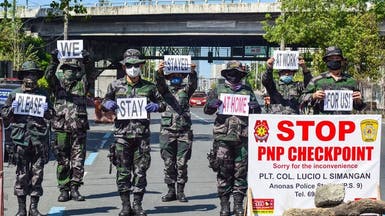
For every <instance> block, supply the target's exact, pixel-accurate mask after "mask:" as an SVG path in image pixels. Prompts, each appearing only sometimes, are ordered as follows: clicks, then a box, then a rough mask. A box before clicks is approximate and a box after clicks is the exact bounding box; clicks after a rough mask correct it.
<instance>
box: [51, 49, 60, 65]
mask: <svg viewBox="0 0 385 216" xmlns="http://www.w3.org/2000/svg"><path fill="white" fill-rule="evenodd" d="M58 54H59V50H58V49H54V50H52V51H51V62H53V63H57V64H58V63H59V59H58V58H57V56H58Z"/></svg>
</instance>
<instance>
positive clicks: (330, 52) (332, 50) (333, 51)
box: [322, 46, 344, 61]
mask: <svg viewBox="0 0 385 216" xmlns="http://www.w3.org/2000/svg"><path fill="white" fill-rule="evenodd" d="M329 56H341V57H342V58H344V56H343V55H342V50H341V49H340V48H338V47H336V46H330V47H328V48H326V50H325V55H324V57H322V60H323V61H326V58H327V57H329Z"/></svg>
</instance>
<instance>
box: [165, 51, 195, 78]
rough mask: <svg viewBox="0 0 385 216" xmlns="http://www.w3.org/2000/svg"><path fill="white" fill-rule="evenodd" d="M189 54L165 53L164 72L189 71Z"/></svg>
mask: <svg viewBox="0 0 385 216" xmlns="http://www.w3.org/2000/svg"><path fill="white" fill-rule="evenodd" d="M190 72H191V56H189V55H165V56H164V74H165V75H167V74H172V73H190Z"/></svg>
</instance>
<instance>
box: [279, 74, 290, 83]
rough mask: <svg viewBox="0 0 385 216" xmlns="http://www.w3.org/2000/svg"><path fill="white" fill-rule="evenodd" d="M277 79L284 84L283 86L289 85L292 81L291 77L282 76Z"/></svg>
mask: <svg viewBox="0 0 385 216" xmlns="http://www.w3.org/2000/svg"><path fill="white" fill-rule="evenodd" d="M279 79H280V80H281V81H282V82H283V83H285V84H288V83H291V82H292V81H293V76H287V75H283V76H281V77H279Z"/></svg>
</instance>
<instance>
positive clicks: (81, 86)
mask: <svg viewBox="0 0 385 216" xmlns="http://www.w3.org/2000/svg"><path fill="white" fill-rule="evenodd" d="M83 56H84V59H82V60H81V61H78V60H75V59H71V60H61V62H59V61H57V59H56V61H55V60H54V61H52V62H51V64H50V65H49V66H48V67H47V70H46V73H45V78H46V79H47V81H48V84H49V87H50V89H51V90H52V92H53V94H54V97H55V103H54V108H55V111H56V115H55V116H54V118H53V124H52V127H53V129H54V131H55V133H56V140H55V142H54V143H53V147H54V152H55V156H56V159H57V162H58V165H57V182H58V186H59V188H60V191H61V195H60V196H59V198H58V200H59V201H61V202H64V201H68V200H69V199H70V198H71V197H70V196H69V195H68V191H69V190H70V189H71V196H72V199H75V200H78V201H83V200H84V197H83V196H81V195H80V194H79V192H78V187H80V185H82V184H83V176H84V161H85V156H86V143H87V130H88V129H89V123H88V117H87V96H86V94H87V92H88V90H89V87H90V84H91V83H92V82H94V81H95V79H96V78H97V76H98V75H99V72H98V71H96V70H95V68H94V62H93V61H91V60H90V59H89V57H88V55H87V56H86V55H85V54H83ZM59 63H60V64H59Z"/></svg>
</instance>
